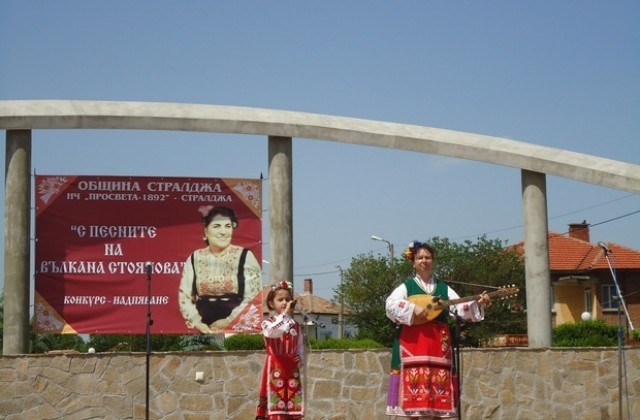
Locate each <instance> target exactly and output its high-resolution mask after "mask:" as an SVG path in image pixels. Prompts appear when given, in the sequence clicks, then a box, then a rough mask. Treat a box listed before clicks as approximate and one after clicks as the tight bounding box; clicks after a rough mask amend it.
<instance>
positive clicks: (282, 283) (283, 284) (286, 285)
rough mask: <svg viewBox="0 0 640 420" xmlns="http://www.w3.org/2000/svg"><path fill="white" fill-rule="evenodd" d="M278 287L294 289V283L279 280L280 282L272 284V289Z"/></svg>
mask: <svg viewBox="0 0 640 420" xmlns="http://www.w3.org/2000/svg"><path fill="white" fill-rule="evenodd" d="M276 289H287V290H293V284H291V282H290V281H279V282H278V283H276V284H274V285H272V286H271V290H276Z"/></svg>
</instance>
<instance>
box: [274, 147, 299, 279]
mask: <svg viewBox="0 0 640 420" xmlns="http://www.w3.org/2000/svg"><path fill="white" fill-rule="evenodd" d="M291 153H292V140H291V137H276V136H269V228H270V229H269V275H270V279H269V280H270V282H271V283H275V282H278V281H291V282H293V214H292V208H293V206H292V199H293V189H292V185H293V183H292V176H293V171H292V156H291Z"/></svg>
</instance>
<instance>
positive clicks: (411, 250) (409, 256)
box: [402, 241, 422, 262]
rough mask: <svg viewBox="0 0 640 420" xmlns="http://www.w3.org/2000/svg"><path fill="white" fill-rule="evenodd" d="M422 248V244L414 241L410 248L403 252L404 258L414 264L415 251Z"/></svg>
mask: <svg viewBox="0 0 640 420" xmlns="http://www.w3.org/2000/svg"><path fill="white" fill-rule="evenodd" d="M421 246H422V242H420V241H413V242H411V243H410V244H409V247H408V248H407V249H405V250H404V251H403V252H402V256H403V257H404V259H405V260H407V261H409V262H412V261H413V258H414V256H415V255H414V254H415V252H416V251H415V250H416V249H418V248H420V247H421Z"/></svg>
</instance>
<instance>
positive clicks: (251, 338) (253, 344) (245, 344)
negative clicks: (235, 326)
mask: <svg viewBox="0 0 640 420" xmlns="http://www.w3.org/2000/svg"><path fill="white" fill-rule="evenodd" d="M224 348H225V349H226V350H264V339H263V338H262V334H236V335H232V336H230V337H227V338H225V339H224Z"/></svg>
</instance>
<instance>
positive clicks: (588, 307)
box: [584, 287, 593, 313]
mask: <svg viewBox="0 0 640 420" xmlns="http://www.w3.org/2000/svg"><path fill="white" fill-rule="evenodd" d="M584 310H585V312H589V313H593V292H592V291H591V287H585V288H584Z"/></svg>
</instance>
